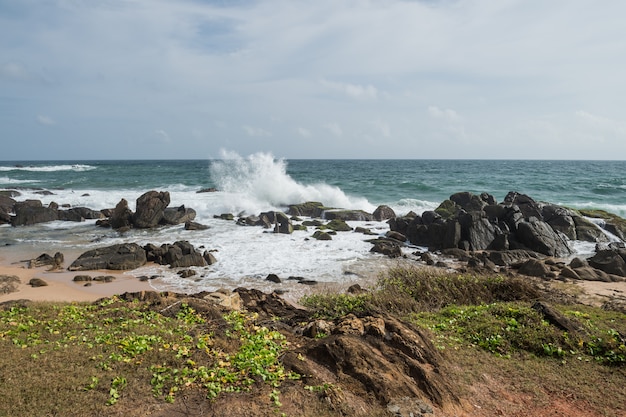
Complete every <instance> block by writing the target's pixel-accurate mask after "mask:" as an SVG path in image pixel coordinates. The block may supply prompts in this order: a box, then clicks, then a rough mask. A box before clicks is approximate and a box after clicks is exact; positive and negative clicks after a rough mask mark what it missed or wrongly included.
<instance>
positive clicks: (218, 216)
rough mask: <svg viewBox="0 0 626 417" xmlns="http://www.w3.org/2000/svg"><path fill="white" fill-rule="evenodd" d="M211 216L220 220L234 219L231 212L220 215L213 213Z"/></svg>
mask: <svg viewBox="0 0 626 417" xmlns="http://www.w3.org/2000/svg"><path fill="white" fill-rule="evenodd" d="M213 218H214V219H222V220H235V215H234V214H232V213H222V214H220V215H217V214H216V215H214V216H213Z"/></svg>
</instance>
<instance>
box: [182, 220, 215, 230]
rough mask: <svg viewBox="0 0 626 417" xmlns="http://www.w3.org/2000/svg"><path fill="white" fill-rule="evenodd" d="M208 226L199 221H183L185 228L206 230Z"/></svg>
mask: <svg viewBox="0 0 626 417" xmlns="http://www.w3.org/2000/svg"><path fill="white" fill-rule="evenodd" d="M208 228H209V226H207V225H204V224H200V223H196V222H192V221H187V222H185V230H207V229H208Z"/></svg>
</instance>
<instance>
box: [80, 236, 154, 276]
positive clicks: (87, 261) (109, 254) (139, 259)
mask: <svg viewBox="0 0 626 417" xmlns="http://www.w3.org/2000/svg"><path fill="white" fill-rule="evenodd" d="M146 262H147V260H146V251H145V250H144V249H143V248H141V247H140V246H139V245H137V244H136V243H123V244H118V245H112V246H108V247H104V248H99V249H92V250H90V251H87V252H85V253H83V254H82V255H80V256H79V257H78V259H76V260H75V261H74V262H73V263H72V264H71V265H70V266H69V268H68V270H70V271H90V270H95V269H112V270H130V269H136V268H139V267H140V266H142V265H145V263H146Z"/></svg>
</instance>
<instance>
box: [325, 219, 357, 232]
mask: <svg viewBox="0 0 626 417" xmlns="http://www.w3.org/2000/svg"><path fill="white" fill-rule="evenodd" d="M323 228H324V229H330V230H334V231H335V232H349V231H351V230H352V227H350V226H349V225H348V223H346V222H345V221H344V220H341V219H333V220H331V221H330V222H328V223H326V224H325V225H324V226H323Z"/></svg>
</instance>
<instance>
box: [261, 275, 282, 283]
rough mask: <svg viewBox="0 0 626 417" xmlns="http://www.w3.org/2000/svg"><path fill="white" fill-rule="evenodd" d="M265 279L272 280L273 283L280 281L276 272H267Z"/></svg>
mask: <svg viewBox="0 0 626 417" xmlns="http://www.w3.org/2000/svg"><path fill="white" fill-rule="evenodd" d="M265 280H266V281H269V282H273V283H275V284H280V283H281V282H282V281H281V280H280V278H278V275H276V274H269V275H268V276H267V277H265Z"/></svg>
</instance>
